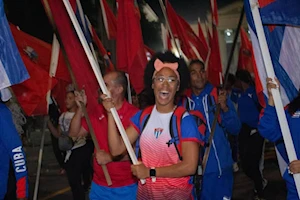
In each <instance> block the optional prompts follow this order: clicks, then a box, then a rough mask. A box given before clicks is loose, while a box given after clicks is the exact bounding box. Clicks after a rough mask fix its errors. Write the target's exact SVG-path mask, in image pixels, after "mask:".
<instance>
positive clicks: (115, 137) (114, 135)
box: [101, 94, 139, 156]
mask: <svg viewBox="0 0 300 200" xmlns="http://www.w3.org/2000/svg"><path fill="white" fill-rule="evenodd" d="M101 99H102V100H103V101H102V103H103V106H104V108H105V109H106V111H107V116H108V144H109V149H110V153H111V154H112V156H119V155H121V154H123V153H124V152H125V151H126V147H125V144H124V142H123V140H122V137H121V136H120V134H119V131H118V129H117V126H116V123H115V120H114V118H113V116H112V114H111V113H110V108H113V107H114V104H113V100H112V99H111V98H107V96H106V95H105V94H102V95H101ZM126 134H127V137H128V139H129V141H130V143H131V144H134V143H135V141H136V140H137V139H138V136H139V133H138V132H137V130H136V129H135V128H134V127H133V126H130V127H129V128H128V129H127V130H126Z"/></svg>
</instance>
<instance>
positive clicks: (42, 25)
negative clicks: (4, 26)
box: [4, 0, 236, 50]
mask: <svg viewBox="0 0 300 200" xmlns="http://www.w3.org/2000/svg"><path fill="white" fill-rule="evenodd" d="M94 1H95V2H98V0H94ZM140 1H142V0H138V2H140ZM144 1H145V2H147V3H148V4H149V5H150V6H151V8H152V9H153V10H154V11H155V13H156V14H157V15H158V16H159V18H160V22H159V23H161V22H163V21H164V20H163V14H162V12H161V8H160V5H159V1H158V0H144ZM169 1H170V3H171V4H172V6H173V7H174V9H175V11H176V12H177V13H178V14H179V15H181V16H182V17H184V18H185V19H186V20H187V21H188V22H189V23H193V22H195V21H196V20H197V18H198V17H201V19H205V17H206V15H207V12H209V10H210V7H209V4H210V3H209V2H210V0H169ZM234 1H236V0H217V3H218V7H219V8H222V7H223V6H226V5H228V4H230V3H232V2H234ZM4 2H5V4H6V8H7V11H8V12H7V17H8V20H9V21H10V22H12V23H13V24H15V25H18V26H20V28H21V30H23V31H25V32H27V33H29V34H31V35H33V36H35V37H38V38H40V39H42V40H44V41H46V42H49V43H50V42H51V41H52V31H51V30H52V29H51V27H50V25H49V22H48V19H47V17H46V15H45V12H44V8H43V6H42V4H41V0H22V1H20V0H4ZM81 2H82V4H83V7H84V10H85V12H86V13H87V11H86V9H85V6H84V4H86V2H88V0H81ZM99 6H100V5H99ZM91 10H93V9H91ZM94 10H97V9H95V8H94ZM95 12H97V11H95ZM87 15H89V13H87ZM141 22H142V29H143V36H144V42H145V43H146V44H147V45H148V46H150V47H152V48H154V50H159V48H160V47H159V46H161V44H157V43H161V42H160V41H157V40H160V34H159V31H160V25H159V23H157V24H156V25H153V24H151V25H150V24H149V23H148V24H147V23H145V22H144V24H143V19H142V21H141Z"/></svg>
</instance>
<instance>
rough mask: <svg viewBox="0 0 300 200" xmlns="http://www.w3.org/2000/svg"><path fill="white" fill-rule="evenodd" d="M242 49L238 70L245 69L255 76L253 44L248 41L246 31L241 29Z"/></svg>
mask: <svg viewBox="0 0 300 200" xmlns="http://www.w3.org/2000/svg"><path fill="white" fill-rule="evenodd" d="M240 34H241V47H240V52H239V61H238V69H245V70H247V71H249V72H250V73H251V74H252V75H253V66H252V56H253V55H252V53H251V51H252V44H251V42H250V41H249V39H248V36H247V33H246V31H245V30H244V29H243V28H241V32H240Z"/></svg>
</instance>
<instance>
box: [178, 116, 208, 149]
mask: <svg viewBox="0 0 300 200" xmlns="http://www.w3.org/2000/svg"><path fill="white" fill-rule="evenodd" d="M181 139H182V141H193V142H197V143H200V144H204V141H205V138H204V136H203V135H202V134H200V132H199V131H198V127H197V123H196V121H195V118H194V117H193V116H192V115H190V114H188V115H186V116H184V117H183V119H182V121H181Z"/></svg>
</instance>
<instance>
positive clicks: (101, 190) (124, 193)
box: [90, 182, 137, 200]
mask: <svg viewBox="0 0 300 200" xmlns="http://www.w3.org/2000/svg"><path fill="white" fill-rule="evenodd" d="M136 194H137V183H134V184H132V185H128V186H123V187H117V188H111V187H105V186H101V185H97V184H96V183H95V182H92V187H91V191H90V200H99V199H101V200H119V199H124V200H135V199H136Z"/></svg>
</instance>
